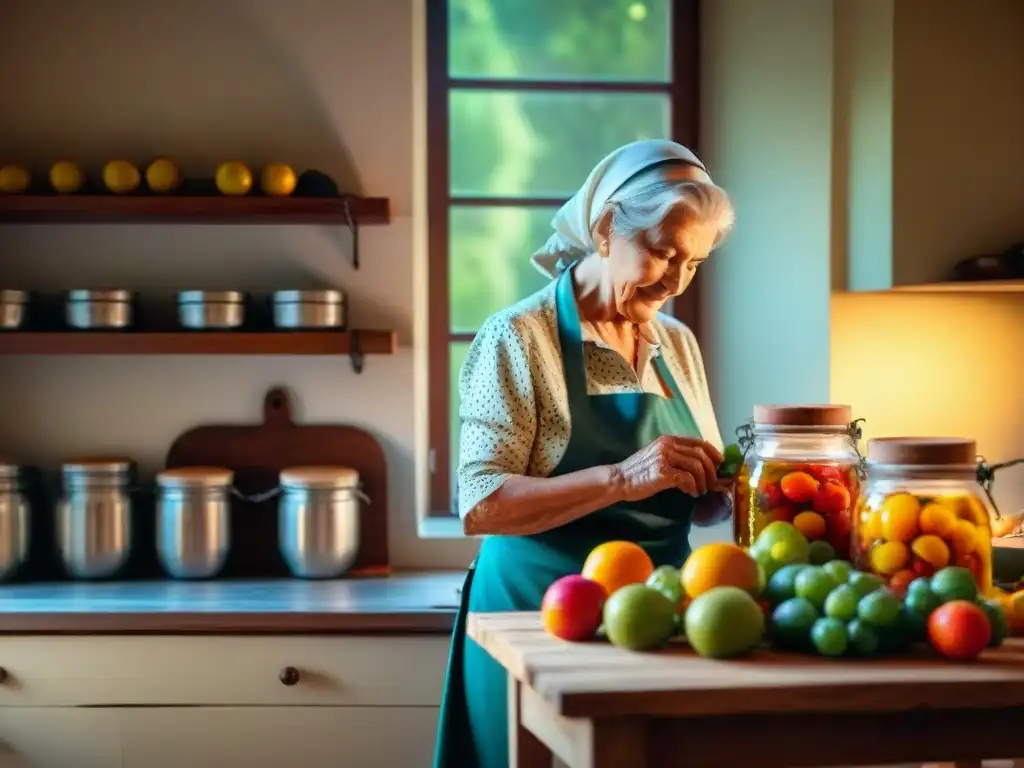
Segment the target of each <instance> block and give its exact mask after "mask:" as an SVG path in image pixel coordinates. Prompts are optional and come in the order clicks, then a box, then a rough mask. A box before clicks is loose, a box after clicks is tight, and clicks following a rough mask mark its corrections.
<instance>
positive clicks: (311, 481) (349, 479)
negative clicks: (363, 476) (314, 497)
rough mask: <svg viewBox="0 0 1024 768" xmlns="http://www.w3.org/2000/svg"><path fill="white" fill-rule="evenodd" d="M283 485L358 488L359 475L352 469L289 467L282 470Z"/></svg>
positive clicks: (293, 486) (292, 486)
mask: <svg viewBox="0 0 1024 768" xmlns="http://www.w3.org/2000/svg"><path fill="white" fill-rule="evenodd" d="M281 485H282V486H287V487H291V488H356V487H357V486H358V485H359V473H358V472H356V470H354V469H352V468H350V467H289V468H288V469H282V470H281Z"/></svg>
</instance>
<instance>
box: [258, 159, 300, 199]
mask: <svg viewBox="0 0 1024 768" xmlns="http://www.w3.org/2000/svg"><path fill="white" fill-rule="evenodd" d="M296 181H298V179H297V177H296V176H295V171H293V170H292V168H291V166H290V165H286V164H284V163H271V164H270V165H268V166H266V167H265V168H264V169H263V174H262V176H261V177H260V188H261V189H262V190H263V191H264V192H265V193H266V194H268V195H274V196H280V197H286V196H287V195H290V194H291V193H292V192H293V191H294V190H295V183H296Z"/></svg>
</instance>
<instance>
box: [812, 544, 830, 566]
mask: <svg viewBox="0 0 1024 768" xmlns="http://www.w3.org/2000/svg"><path fill="white" fill-rule="evenodd" d="M835 559H836V550H835V548H834V547H833V546H832V545H831V544H829V543H828V542H827V541H824V540H819V541H812V542H811V543H810V544H808V545H807V561H808V562H809V563H811V564H812V565H824V564H825V563H827V562H830V561H832V560H835Z"/></svg>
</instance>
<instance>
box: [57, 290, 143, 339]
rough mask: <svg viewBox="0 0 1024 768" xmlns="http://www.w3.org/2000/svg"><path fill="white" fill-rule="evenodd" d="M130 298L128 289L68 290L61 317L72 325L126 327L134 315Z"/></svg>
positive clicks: (81, 326) (84, 327) (131, 297)
mask: <svg viewBox="0 0 1024 768" xmlns="http://www.w3.org/2000/svg"><path fill="white" fill-rule="evenodd" d="M134 301H135V294H134V293H133V292H132V291H124V290H91V289H78V290H73V291H68V297H67V303H66V304H65V307H64V317H65V319H66V320H67V323H68V325H70V326H71V327H72V328H83V329H87V328H89V329H98V328H127V327H129V326H130V325H131V324H132V320H133V319H134V308H133V305H134Z"/></svg>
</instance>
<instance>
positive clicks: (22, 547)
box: [0, 462, 31, 581]
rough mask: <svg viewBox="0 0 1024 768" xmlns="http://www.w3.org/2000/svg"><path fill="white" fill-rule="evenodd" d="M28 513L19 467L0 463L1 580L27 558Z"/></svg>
mask: <svg viewBox="0 0 1024 768" xmlns="http://www.w3.org/2000/svg"><path fill="white" fill-rule="evenodd" d="M30 526H31V515H30V507H29V502H28V498H27V497H26V495H25V488H24V485H23V483H22V476H21V468H20V467H18V466H17V465H16V464H9V463H7V462H0V581H5V580H7V579H8V578H10V577H11V576H13V575H14V574H15V573H17V571H18V569H19V568H21V566H22V565H24V564H25V561H26V560H27V559H28V552H29V537H30V535H31V530H30Z"/></svg>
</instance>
